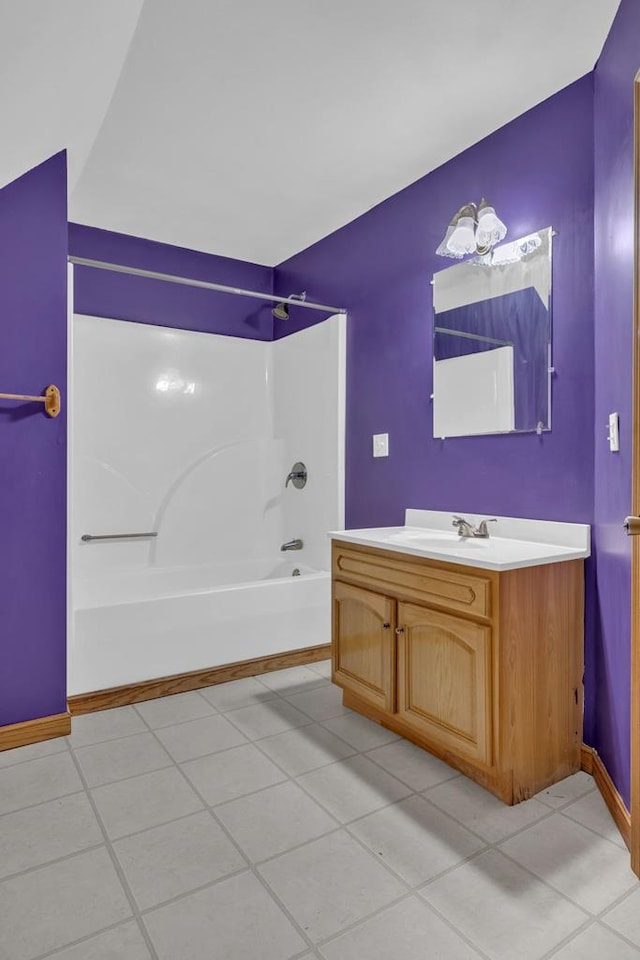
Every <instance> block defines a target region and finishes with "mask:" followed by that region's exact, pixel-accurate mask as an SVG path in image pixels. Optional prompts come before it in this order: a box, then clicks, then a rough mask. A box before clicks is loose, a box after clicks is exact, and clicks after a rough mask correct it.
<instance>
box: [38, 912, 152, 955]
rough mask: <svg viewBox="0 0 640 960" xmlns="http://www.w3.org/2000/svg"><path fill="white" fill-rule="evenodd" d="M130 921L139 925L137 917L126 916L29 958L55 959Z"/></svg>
mask: <svg viewBox="0 0 640 960" xmlns="http://www.w3.org/2000/svg"><path fill="white" fill-rule="evenodd" d="M130 923H133V924H135V925H136V927H137V926H138V924H137V923H136V918H135V917H125V919H124V920H118V922H117V923H110V924H109V926H107V927H101V928H100V930H96V931H95V932H94V933H89V934H87V936H85V937H79V938H78V939H77V940H71V941H69V943H65V944H63V946H61V947H60V946H58V947H54V948H53V950H47V952H46V953H39V954H38V955H37V956H35V957H30V958H29V960H55V958H56V957H57V956H59V955H60V953H62V951H67V950H71V949H72V948H73V947H79V946H81V944H83V943H88V942H89V941H90V940H92V939H93V938H94V937H100V936H102V935H103V934H105V933H111V931H112V930H118V929H119V928H120V927H126V926H127V924H130ZM145 946H146V943H145ZM154 960H155V958H154Z"/></svg>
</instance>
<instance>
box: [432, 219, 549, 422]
mask: <svg viewBox="0 0 640 960" xmlns="http://www.w3.org/2000/svg"><path fill="white" fill-rule="evenodd" d="M552 232H553V231H552V228H551V227H547V228H546V229H544V230H541V231H540V232H538V233H532V234H531V235H530V236H528V237H523V238H522V239H520V240H515V241H512V242H511V243H505V244H502V245H501V246H499V247H495V248H494V250H492V251H491V253H489V254H487V256H484V257H474V258H473V259H472V260H466V261H465V262H464V263H459V264H456V265H455V266H453V267H448V268H447V269H446V270H440V271H439V272H438V273H436V274H434V277H433V307H434V336H433V436H434V437H441V438H447V437H467V436H474V435H478V434H491V433H515V432H518V433H523V432H529V431H537V432H538V433H540V432H542V431H543V430H550V429H551V255H552V250H551V247H552Z"/></svg>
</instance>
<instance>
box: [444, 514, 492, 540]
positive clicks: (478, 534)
mask: <svg viewBox="0 0 640 960" xmlns="http://www.w3.org/2000/svg"><path fill="white" fill-rule="evenodd" d="M488 523H497V520H496V518H495V517H488V518H487V519H486V520H481V521H480V523H479V524H478V526H477V527H474V526H473V524H472V523H471V521H470V520H465V518H464V517H458V516H454V518H453V524H452V525H453V526H454V527H457V528H458V536H459V537H474V538H476V539H479V540H488V539H489V528H488V527H487V524H488Z"/></svg>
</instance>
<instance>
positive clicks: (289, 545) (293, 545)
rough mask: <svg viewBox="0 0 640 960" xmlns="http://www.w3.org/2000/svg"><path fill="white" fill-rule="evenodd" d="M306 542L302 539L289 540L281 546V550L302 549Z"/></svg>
mask: <svg viewBox="0 0 640 960" xmlns="http://www.w3.org/2000/svg"><path fill="white" fill-rule="evenodd" d="M303 546H304V544H303V542H302V540H287V542H286V543H283V544H282V546H281V547H280V549H281V550H302V548H303Z"/></svg>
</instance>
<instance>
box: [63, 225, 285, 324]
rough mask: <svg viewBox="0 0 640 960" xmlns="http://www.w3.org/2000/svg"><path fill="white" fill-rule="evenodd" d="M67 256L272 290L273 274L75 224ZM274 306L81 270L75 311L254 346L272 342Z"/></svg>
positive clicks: (269, 270) (71, 227) (77, 272)
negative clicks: (238, 339) (229, 338)
mask: <svg viewBox="0 0 640 960" xmlns="http://www.w3.org/2000/svg"><path fill="white" fill-rule="evenodd" d="M69 253H70V254H71V255H73V256H76V257H84V258H86V259H89V260H105V261H107V262H109V263H120V264H125V265H126V266H130V267H138V268H140V269H143V270H154V271H156V272H158V273H170V274H176V275H178V276H181V277H191V278H193V279H195V280H208V281H210V282H213V283H223V284H226V285H227V286H231V287H242V288H243V289H249V290H260V291H264V292H265V293H267V294H270V293H271V292H272V286H273V270H272V268H271V267H263V266H259V265H257V264H254V263H245V262H243V261H241V260H231V259H230V258H229V257H216V256H212V255H211V254H208V253H201V252H198V251H196V250H186V249H185V248H184V247H174V246H172V245H171V244H168V243H157V242H156V241H154V240H143V239H141V238H139V237H131V236H128V235H127V234H124V233H112V232H111V231H109V230H99V229H97V228H95V227H86V226H83V225H82V224H78V223H70V224H69ZM272 306H273V304H262V303H260V301H259V300H253V299H248V298H245V297H235V296H231V295H230V294H226V293H216V292H212V291H207V290H198V289H196V288H193V287H185V286H178V285H176V284H172V283H165V282H163V281H159V280H147V279H142V278H139V277H131V276H126V275H124V274H117V273H108V272H106V271H104V270H94V269H91V268H88V267H76V268H75V274H74V309H75V311H76V313H86V314H90V315H91V316H96V317H113V318H115V319H116V320H135V321H136V322H138V323H154V324H158V325H159V326H162V327H179V328H182V329H185V330H199V331H201V332H203V333H221V334H227V335H228V336H234V337H242V338H244V339H250V340H271V339H272V337H273V317H272V316H271V308H272Z"/></svg>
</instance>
